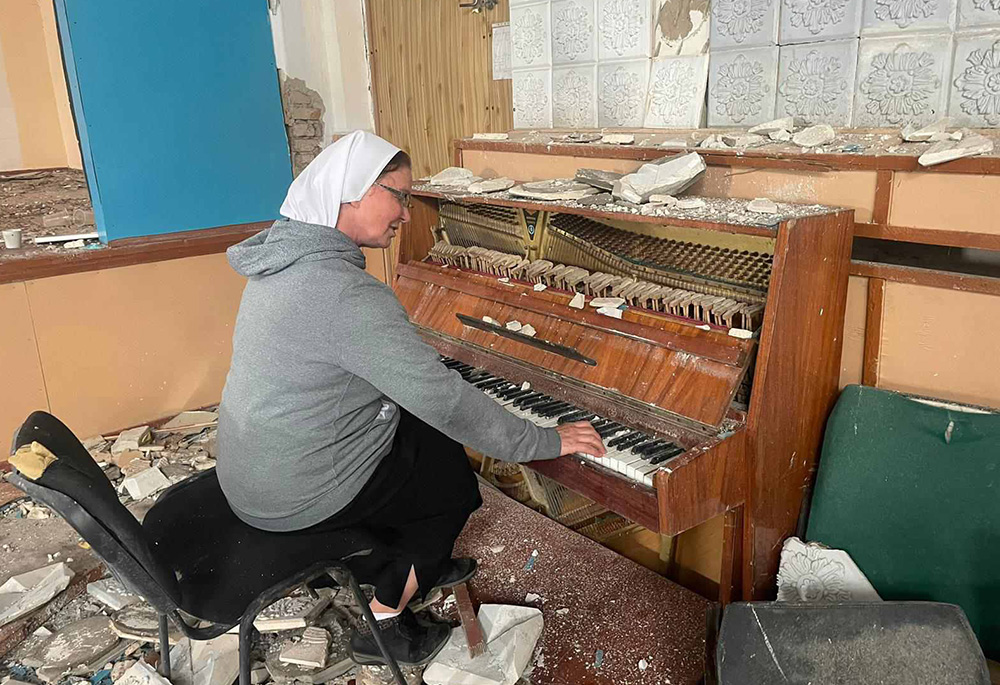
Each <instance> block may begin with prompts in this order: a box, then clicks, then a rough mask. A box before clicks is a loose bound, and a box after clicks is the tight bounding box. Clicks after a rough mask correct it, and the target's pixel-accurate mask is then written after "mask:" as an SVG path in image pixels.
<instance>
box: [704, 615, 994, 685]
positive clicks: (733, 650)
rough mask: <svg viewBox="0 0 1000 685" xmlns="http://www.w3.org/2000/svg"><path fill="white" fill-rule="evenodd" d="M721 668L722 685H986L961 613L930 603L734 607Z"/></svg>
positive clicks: (727, 623) (722, 644)
mask: <svg viewBox="0 0 1000 685" xmlns="http://www.w3.org/2000/svg"><path fill="white" fill-rule="evenodd" d="M718 666H719V675H720V681H721V682H722V683H743V682H753V683H762V682H775V683H780V682H789V683H842V684H843V685H867V684H868V683H879V684H880V685H951V684H954V685H976V684H988V683H989V682H990V681H989V675H988V673H987V669H986V665H985V663H984V661H983V657H982V651H981V650H980V648H979V645H978V643H977V642H976V638H975V635H974V634H973V633H972V629H971V627H970V626H969V623H968V621H967V620H966V619H965V616H964V614H962V611H961V609H959V608H958V607H956V606H952V605H947V604H937V603H932V602H927V603H910V602H875V603H868V604H864V603H845V604H833V605H830V604H827V605H814V604H813V605H789V604H777V605H774V604H764V603H753V604H748V605H732V606H730V607H729V608H728V609H727V611H726V615H725V617H724V619H723V625H722V631H721V634H720V644H719V653H718Z"/></svg>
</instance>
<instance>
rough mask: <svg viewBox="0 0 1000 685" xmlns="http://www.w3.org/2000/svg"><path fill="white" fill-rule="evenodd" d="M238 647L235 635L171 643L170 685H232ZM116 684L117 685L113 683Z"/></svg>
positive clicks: (237, 669)
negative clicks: (171, 684)
mask: <svg viewBox="0 0 1000 685" xmlns="http://www.w3.org/2000/svg"><path fill="white" fill-rule="evenodd" d="M171 639H173V638H171ZM239 645H240V638H239V636H238V635H232V634H227V635H220V636H218V637H215V638H212V639H211V640H191V639H188V638H183V639H181V640H178V641H176V642H174V644H173V646H172V647H171V648H170V680H171V682H172V683H173V685H232V683H233V681H235V680H236V679H237V677H238V676H239V672H240V656H239ZM116 685H120V684H119V683H117V682H116ZM137 685H145V684H141V683H140V684H137ZM151 685H159V683H153V684H151Z"/></svg>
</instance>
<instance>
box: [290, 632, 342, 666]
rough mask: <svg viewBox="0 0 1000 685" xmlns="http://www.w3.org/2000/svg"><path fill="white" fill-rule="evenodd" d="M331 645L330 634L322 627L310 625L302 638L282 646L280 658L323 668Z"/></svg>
mask: <svg viewBox="0 0 1000 685" xmlns="http://www.w3.org/2000/svg"><path fill="white" fill-rule="evenodd" d="M329 646H330V634H329V633H328V632H326V631H325V630H324V629H322V628H317V627H316V626H310V627H309V628H306V629H305V632H303V633H302V637H301V638H300V639H298V640H297V641H294V642H288V643H286V644H285V646H284V647H282V649H281V655H280V656H279V657H278V660H279V661H282V662H284V663H286V664H295V665H297V666H306V667H311V668H323V667H324V666H326V651H327V648H328V647H329Z"/></svg>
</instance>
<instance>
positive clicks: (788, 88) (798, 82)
mask: <svg viewBox="0 0 1000 685" xmlns="http://www.w3.org/2000/svg"><path fill="white" fill-rule="evenodd" d="M857 62H858V41H857V39H856V38H855V39H848V40H837V41H830V42H826V43H808V44H803V45H783V46H781V48H780V52H779V57H778V101H777V114H778V115H791V116H794V117H795V118H796V119H801V120H802V122H803V123H807V124H816V123H824V124H830V125H832V126H849V125H850V123H851V105H852V104H853V103H854V83H855V69H856V67H857Z"/></svg>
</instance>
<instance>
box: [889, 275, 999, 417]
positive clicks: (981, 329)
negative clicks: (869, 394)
mask: <svg viewBox="0 0 1000 685" xmlns="http://www.w3.org/2000/svg"><path fill="white" fill-rule="evenodd" d="M998 339H1000V297H996V296H993V295H985V294H981V293H969V292H960V291H956V290H948V289H945V288H930V287H926V286H920V285H911V284H908V283H894V282H891V281H887V282H886V284H885V308H884V313H883V329H882V346H881V359H880V364H879V379H878V381H879V382H878V385H879V387H882V388H887V389H890V390H900V391H903V392H909V393H914V394H917V395H929V396H931V397H939V398H941V399H946V400H954V401H957V402H968V403H971V404H980V405H987V406H992V407H1000V364H997V350H998V343H997V340H998Z"/></svg>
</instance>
